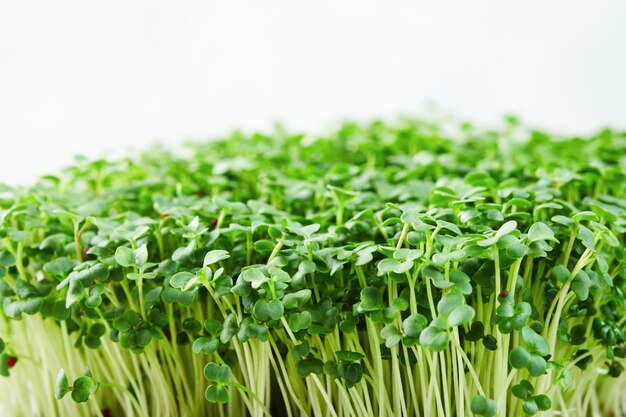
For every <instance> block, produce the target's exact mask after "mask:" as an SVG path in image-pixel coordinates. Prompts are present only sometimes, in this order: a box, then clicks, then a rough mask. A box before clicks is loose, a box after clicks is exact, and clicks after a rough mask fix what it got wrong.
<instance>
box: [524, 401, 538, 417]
mask: <svg viewBox="0 0 626 417" xmlns="http://www.w3.org/2000/svg"><path fill="white" fill-rule="evenodd" d="M522 411H524V414H526V415H528V416H534V415H535V414H537V413H538V412H539V407H537V404H535V401H534V400H533V399H529V400H525V401H522Z"/></svg>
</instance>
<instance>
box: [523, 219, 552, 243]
mask: <svg viewBox="0 0 626 417" xmlns="http://www.w3.org/2000/svg"><path fill="white" fill-rule="evenodd" d="M528 240H530V241H531V242H535V241H538V240H552V241H554V242H557V243H558V242H559V241H558V239H556V238H555V237H554V231H553V230H552V229H550V227H548V225H546V224H545V223H542V222H538V223H535V224H533V225H532V226H530V230H528Z"/></svg>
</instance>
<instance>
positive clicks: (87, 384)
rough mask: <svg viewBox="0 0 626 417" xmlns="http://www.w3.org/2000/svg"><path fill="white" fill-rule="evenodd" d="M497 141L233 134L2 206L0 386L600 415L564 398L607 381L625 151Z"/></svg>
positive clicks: (49, 182) (597, 141)
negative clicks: (8, 381) (80, 370)
mask: <svg viewBox="0 0 626 417" xmlns="http://www.w3.org/2000/svg"><path fill="white" fill-rule="evenodd" d="M507 123H508V124H507V127H506V130H505V131H502V132H497V131H484V130H480V129H478V128H476V127H474V126H472V125H470V124H462V125H456V126H455V128H456V129H454V130H453V129H449V128H450V127H451V126H448V125H436V124H433V123H428V122H423V121H416V120H409V119H404V120H401V121H398V122H396V123H386V122H381V121H376V122H372V123H370V124H363V125H361V124H354V123H346V124H344V125H343V126H341V128H340V129H339V130H337V131H336V132H333V133H332V134H329V135H325V136H323V137H311V136H303V135H290V134H288V133H286V132H284V131H282V130H280V131H278V132H277V133H276V135H274V136H266V135H261V134H253V135H244V134H241V133H237V134H234V135H233V137H232V138H229V139H225V140H217V141H211V142H207V143H197V144H191V145H189V152H188V153H187V154H186V155H185V156H184V157H182V156H177V155H178V154H177V153H174V152H168V151H165V150H162V149H156V148H155V149H153V150H152V151H150V152H146V153H144V154H140V155H137V156H135V157H133V158H128V159H122V160H99V161H88V160H78V161H77V162H76V164H75V165H74V166H72V167H69V168H67V169H66V170H64V171H63V172H61V173H60V174H59V175H58V176H50V177H46V178H43V179H41V181H39V182H38V183H37V184H35V185H33V186H32V187H28V188H8V187H7V188H4V187H3V188H2V189H1V190H0V305H1V307H0V308H1V309H2V313H3V314H2V317H3V318H5V319H6V320H4V321H3V323H2V326H0V334H1V336H2V339H0V355H1V358H0V374H1V375H3V376H9V375H10V377H11V378H24V379H19V381H21V383H20V384H16V386H18V387H21V386H28V387H31V386H32V387H33V388H32V389H34V390H37V393H38V394H37V395H33V396H32V397H29V398H28V399H25V400H24V401H23V402H24V403H25V404H26V403H28V402H30V401H31V400H32V401H33V403H36V402H37V401H43V400H41V399H46V398H47V397H46V395H47V394H44V393H48V392H50V387H45V389H44V388H39V387H38V384H39V385H41V384H46V383H48V382H47V381H50V380H51V377H50V375H54V373H56V372H57V369H53V370H50V369H46V370H42V371H41V372H42V373H41V374H37V375H27V376H24V375H21V374H20V373H19V372H35V371H33V370H32V369H35V368H33V367H32V366H30V367H27V366H26V364H30V362H27V361H33V363H37V364H38V366H41V367H44V368H45V367H46V366H51V364H52V363H54V364H57V365H55V366H58V361H59V360H62V361H64V362H63V366H66V369H69V370H71V372H75V369H76V366H77V365H76V364H77V363H88V365H89V367H90V368H91V369H93V370H94V373H93V376H92V375H91V374H90V373H87V374H85V375H82V376H80V377H78V378H77V379H75V380H74V381H70V380H68V377H67V376H66V375H65V372H64V371H62V372H61V373H59V375H58V377H57V384H56V389H55V396H56V397H57V398H59V399H60V398H63V397H64V396H66V395H67V394H68V393H70V394H71V395H70V396H71V397H72V399H73V400H74V401H75V402H85V401H87V400H89V399H90V398H94V394H96V393H97V395H95V398H97V399H98V401H101V398H100V397H101V395H100V389H101V388H108V389H115V390H118V391H120V392H119V393H118V394H119V395H110V396H108V395H107V397H106V399H107V401H108V400H110V401H111V404H113V405H114V407H118V406H119V407H130V408H131V409H130V410H127V409H125V411H126V412H127V414H128V415H133V414H134V413H135V414H137V413H139V414H138V415H140V414H141V413H145V415H158V414H159V413H160V412H161V411H159V412H156V411H155V410H152V409H151V407H152V405H149V404H157V403H158V401H156V400H154V399H155V398H156V399H159V401H162V402H163V404H166V403H167V404H168V406H169V408H170V411H171V412H172V414H176V415H200V414H202V413H203V412H206V413H205V414H206V415H221V414H224V415H247V414H250V415H260V414H261V413H262V411H263V407H265V405H264V402H265V401H266V400H267V399H269V398H270V397H271V400H272V401H271V403H272V406H273V407H279V406H284V407H283V408H285V409H289V411H290V414H291V415H315V416H316V417H317V414H319V413H320V412H321V413H322V414H324V415H361V414H362V413H364V412H367V413H371V414H372V415H379V414H380V415H382V414H385V415H386V416H387V417H388V416H389V415H392V414H393V415H414V414H415V415H416V414H419V415H448V414H451V415H456V414H455V413H456V412H457V411H458V410H460V409H463V411H464V413H463V414H464V415H470V411H471V412H472V413H473V414H474V415H481V416H495V415H500V414H502V415H504V413H510V412H513V413H514V415H521V414H522V413H525V414H526V415H534V414H536V413H539V412H546V415H551V414H550V413H554V415H559V413H560V414H562V413H563V412H564V410H563V407H567V408H568V410H569V409H574V408H576V412H573V411H571V410H570V411H568V412H569V413H570V414H571V415H574V414H576V415H592V414H594V413H595V414H598V410H591V407H593V404H596V403H601V401H596V400H597V399H596V398H593V401H592V399H585V400H584V401H580V399H578V398H574V397H573V396H574V395H576V394H575V393H576V392H577V391H576V390H575V389H573V388H572V387H573V386H575V385H579V386H585V387H588V389H589V390H590V391H591V394H589V395H597V396H598V398H600V395H601V393H600V391H601V389H602V387H603V385H601V384H603V383H604V382H603V381H604V380H606V379H609V378H618V379H617V381H620V379H619V378H621V375H622V371H623V356H625V355H624V353H625V352H626V337H625V335H624V330H625V329H624V324H625V322H624V320H623V317H624V315H625V313H626V302H625V301H624V297H623V294H624V292H625V291H626V276H625V273H624V270H625V268H624V264H625V263H626V250H625V247H624V241H625V235H626V168H625V167H626V163H625V159H624V158H625V157H624V155H625V152H626V145H625V144H624V141H625V139H624V134H623V133H620V132H614V131H610V130H606V131H603V132H601V133H599V134H598V135H595V136H593V137H592V138H588V139H581V138H566V137H563V138H559V140H553V139H552V138H551V137H550V136H549V135H547V134H545V133H541V132H537V131H529V130H527V129H523V128H522V127H521V126H520V125H519V124H518V123H517V122H516V121H515V120H513V119H511V120H509V121H508V122H507ZM452 131H456V133H454V134H452V133H449V132H452ZM450 135H452V136H450ZM518 136H519V138H518ZM512 137H515V138H516V139H515V140H512V139H511V138H512ZM27 316H34V317H27ZM31 319H33V320H35V319H39V320H41V322H42V323H45V325H42V327H41V328H39V327H37V328H32V329H29V330H28V332H26V333H24V332H23V331H22V332H21V333H20V332H18V331H13V330H14V329H18V328H21V327H19V326H26V325H30V323H31ZM5 322H6V323H5ZM41 329H47V330H46V333H47V332H50V334H49V335H48V334H43V333H42V334H41V339H42V341H41V343H42V345H43V346H45V348H38V349H31V345H30V344H32V343H33V341H32V340H24V339H30V337H27V338H24V337H22V336H15V335H18V334H19V335H23V334H28V335H31V334H34V332H41ZM50 329H56V331H57V333H54V331H53V330H50ZM22 330H23V329H22ZM38 334H39V333H38ZM59 340H61V341H62V343H63V344H62V345H61V344H59ZM37 342H38V343H39V341H37ZM60 346H62V347H63V351H62V352H59V356H58V357H57V356H55V355H53V354H56V352H52V353H51V357H52V358H53V359H52V360H47V361H46V360H45V359H49V357H43V358H40V357H37V355H44V356H45V351H46V350H50V351H54V350H56V349H60ZM22 349H23V350H24V351H26V352H22ZM129 351H130V352H131V353H132V354H130V353H129ZM22 354H23V356H22ZM193 354H196V355H198V356H192V355H193ZM72 355H76V358H79V359H80V360H78V359H77V360H76V361H72V360H71V359H72ZM18 358H19V361H20V362H19V363H18V362H17V360H18ZM102 358H106V360H107V361H110V362H111V363H106V364H103V365H101V364H99V362H101V360H102ZM96 359H98V360H96ZM204 361H206V362H208V365H207V366H206V367H205V369H204V376H205V378H204V381H203V380H202V378H197V375H199V374H200V369H201V368H199V367H198V365H199V366H201V365H202V364H203V363H204ZM73 362H75V364H73V365H70V364H71V363H73ZM66 363H67V365H66ZM22 364H24V366H23V367H22ZM24 369H30V371H23V370H24ZM51 372H52V373H51ZM94 378H97V379H94ZM105 378H112V379H115V380H113V381H101V379H105ZM444 378H445V381H444V380H443V379H444ZM118 379H124V381H118ZM152 379H154V380H155V381H157V380H158V382H154V383H153V382H152ZM475 379H477V380H478V381H476V380H475ZM25 380H27V381H29V382H28V383H24V381H25ZM33 381H37V384H36V383H34V382H33ZM148 381H149V382H148ZM477 382H478V383H477ZM115 384H117V385H115ZM166 385H172V386H166ZM535 387H537V388H535ZM462 388H463V389H462ZM19 389H20V390H21V389H22V388H19ZM586 389H587V388H586ZM39 390H41V393H40V392H39ZM175 390H176V392H173V391H175ZM202 390H205V399H206V400H207V401H208V402H209V403H210V404H209V403H206V402H201V403H200V404H198V402H197V401H199V400H196V398H195V397H198V396H200V395H196V393H200V392H202ZM166 391H167V392H166ZM170 391H172V392H170ZM536 391H541V392H536ZM579 391H580V390H579ZM20 392H21V393H23V392H24V391H20ZM270 392H271V395H270V394H269V393H270ZM616 392H617V391H616ZM164 394H168V395H164ZM23 395H27V394H23ZM585 395H587V394H585ZM607 395H608V394H607ZM120 398H125V401H121V400H120ZM557 398H558V401H556V400H555V399H557ZM588 398H591V397H588ZM469 399H471V400H469ZM603 399H604V398H603ZM233 400H234V401H233ZM64 401H67V400H64ZM135 401H137V403H138V404H140V406H139V407H138V406H137V405H136V404H134V402H135ZM456 401H459V402H460V403H459V404H455V402H456ZM0 402H3V399H2V397H1V396H0ZM606 402H607V403H611V404H612V403H614V402H615V401H613V402H611V401H606ZM213 403H216V404H227V405H224V406H222V405H215V404H213ZM129 404H130V405H129ZM146 404H148V406H147V408H148V409H147V410H141V411H138V410H140V409H141V406H143V405H146ZM159 404H160V403H159ZM590 404H591V405H590ZM496 405H497V407H496ZM37 406H38V409H46V407H48V408H49V406H50V404H49V403H47V402H44V403H42V404H38V405H37ZM133 407H134V409H133ZM231 407H232V408H231ZM577 407H578V408H580V410H579V409H578V408H577ZM602 407H605V406H600V408H602ZM606 407H608V406H606ZM404 408H406V409H404ZM498 408H500V410H499V411H498ZM513 408H515V409H513ZM64 410H65V409H64ZM174 411H175V412H174ZM601 411H602V412H605V414H606V415H610V414H611V413H614V410H609V409H608V408H602V410H601ZM89 412H90V413H91V410H90V411H89ZM163 412H164V411H163ZM498 413H499V414H498ZM76 414H77V415H78V414H81V415H82V414H84V413H78V412H77V413H76ZM92 414H93V413H92ZM142 417H143V416H142Z"/></svg>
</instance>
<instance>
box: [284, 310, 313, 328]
mask: <svg viewBox="0 0 626 417" xmlns="http://www.w3.org/2000/svg"><path fill="white" fill-rule="evenodd" d="M288 323H289V327H290V328H291V330H292V331H293V332H294V333H297V332H299V331H300V330H304V329H308V328H309V327H310V326H311V323H312V317H311V313H309V312H308V311H306V310H305V311H303V312H301V313H291V315H290V316H289V321H288Z"/></svg>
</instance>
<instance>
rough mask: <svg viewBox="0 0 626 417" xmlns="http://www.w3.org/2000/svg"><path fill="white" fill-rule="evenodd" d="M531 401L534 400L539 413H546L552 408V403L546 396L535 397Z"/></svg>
mask: <svg viewBox="0 0 626 417" xmlns="http://www.w3.org/2000/svg"><path fill="white" fill-rule="evenodd" d="M533 399H534V400H535V404H537V407H538V408H539V410H541V411H548V410H549V409H551V408H552V401H551V400H550V398H549V397H548V396H547V395H544V394H540V395H536V396H535V397H533Z"/></svg>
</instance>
